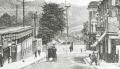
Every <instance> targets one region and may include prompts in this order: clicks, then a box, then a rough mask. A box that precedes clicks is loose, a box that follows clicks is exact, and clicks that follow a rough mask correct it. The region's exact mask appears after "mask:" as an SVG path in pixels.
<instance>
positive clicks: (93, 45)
mask: <svg viewBox="0 0 120 69" xmlns="http://www.w3.org/2000/svg"><path fill="white" fill-rule="evenodd" d="M106 34H107V33H106V32H104V33H103V35H102V36H101V37H100V38H99V39H98V40H97V41H96V42H95V43H94V44H92V45H91V47H95V46H96V45H97V44H98V43H99V42H100V41H101V40H102V39H103V38H104V37H105V35H106Z"/></svg>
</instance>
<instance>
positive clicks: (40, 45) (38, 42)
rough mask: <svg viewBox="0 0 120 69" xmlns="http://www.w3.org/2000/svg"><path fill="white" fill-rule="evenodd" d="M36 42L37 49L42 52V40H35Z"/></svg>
mask: <svg viewBox="0 0 120 69" xmlns="http://www.w3.org/2000/svg"><path fill="white" fill-rule="evenodd" d="M36 40H37V49H38V50H42V39H41V38H40V39H36Z"/></svg>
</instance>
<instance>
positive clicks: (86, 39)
mask: <svg viewBox="0 0 120 69" xmlns="http://www.w3.org/2000/svg"><path fill="white" fill-rule="evenodd" d="M81 33H82V37H81V40H82V41H84V43H85V44H88V43H89V34H88V22H85V23H84V24H83V29H82V31H81Z"/></svg>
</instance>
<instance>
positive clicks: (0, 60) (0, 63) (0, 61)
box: [0, 54, 3, 67]
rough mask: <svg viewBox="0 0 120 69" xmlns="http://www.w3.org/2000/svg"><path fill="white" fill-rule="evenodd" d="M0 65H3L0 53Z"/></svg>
mask: <svg viewBox="0 0 120 69" xmlns="http://www.w3.org/2000/svg"><path fill="white" fill-rule="evenodd" d="M0 66H1V67H2V66H3V56H2V54H0Z"/></svg>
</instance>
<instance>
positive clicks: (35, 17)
mask: <svg viewBox="0 0 120 69" xmlns="http://www.w3.org/2000/svg"><path fill="white" fill-rule="evenodd" d="M36 23H37V12H35V13H34V37H35V38H36V36H37V35H36V34H37V33H36Z"/></svg>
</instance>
